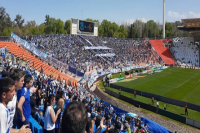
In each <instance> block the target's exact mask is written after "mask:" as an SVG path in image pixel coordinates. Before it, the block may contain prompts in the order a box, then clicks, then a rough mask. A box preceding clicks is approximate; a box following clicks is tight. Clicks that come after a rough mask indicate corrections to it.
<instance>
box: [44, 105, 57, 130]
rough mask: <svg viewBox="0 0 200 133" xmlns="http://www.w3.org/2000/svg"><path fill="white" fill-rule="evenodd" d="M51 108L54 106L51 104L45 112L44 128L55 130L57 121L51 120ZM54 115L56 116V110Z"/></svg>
mask: <svg viewBox="0 0 200 133" xmlns="http://www.w3.org/2000/svg"><path fill="white" fill-rule="evenodd" d="M51 109H53V108H52V107H51V106H48V107H47V109H46V111H45V114H44V129H46V130H53V129H54V128H55V123H53V122H52V120H51V114H50V110H51ZM53 112H54V111H53ZM54 116H55V112H54Z"/></svg>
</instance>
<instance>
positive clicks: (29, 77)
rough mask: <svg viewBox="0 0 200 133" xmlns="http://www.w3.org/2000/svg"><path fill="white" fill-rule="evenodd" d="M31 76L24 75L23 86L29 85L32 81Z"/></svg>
mask: <svg viewBox="0 0 200 133" xmlns="http://www.w3.org/2000/svg"><path fill="white" fill-rule="evenodd" d="M32 79H33V78H32V76H31V75H26V76H25V77H24V86H26V84H28V83H30V81H31V80H32Z"/></svg>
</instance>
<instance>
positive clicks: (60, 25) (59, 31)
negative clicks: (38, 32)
mask: <svg viewBox="0 0 200 133" xmlns="http://www.w3.org/2000/svg"><path fill="white" fill-rule="evenodd" d="M64 27H65V25H64V22H63V21H62V20H60V19H57V20H56V34H65V33H66V32H67V31H65V30H64Z"/></svg>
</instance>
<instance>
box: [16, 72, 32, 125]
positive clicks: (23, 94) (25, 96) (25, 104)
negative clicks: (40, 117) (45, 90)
mask: <svg viewBox="0 0 200 133" xmlns="http://www.w3.org/2000/svg"><path fill="white" fill-rule="evenodd" d="M32 85H33V78H32V76H30V75H26V76H25V77H24V87H23V88H22V89H21V90H18V92H17V99H18V101H19V103H18V106H17V107H18V109H19V115H18V123H17V124H18V125H17V127H18V128H21V127H22V126H23V125H26V124H28V125H29V117H30V115H31V106H30V91H29V89H30V88H31V87H32Z"/></svg>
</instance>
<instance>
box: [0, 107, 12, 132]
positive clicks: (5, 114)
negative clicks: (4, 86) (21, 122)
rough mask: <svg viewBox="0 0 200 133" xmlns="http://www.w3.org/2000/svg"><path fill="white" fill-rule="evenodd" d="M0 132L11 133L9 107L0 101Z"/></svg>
mask: <svg viewBox="0 0 200 133" xmlns="http://www.w3.org/2000/svg"><path fill="white" fill-rule="evenodd" d="M0 110H1V111H0V133H10V115H9V111H8V109H7V108H6V107H5V106H4V105H3V104H2V103H0Z"/></svg>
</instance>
